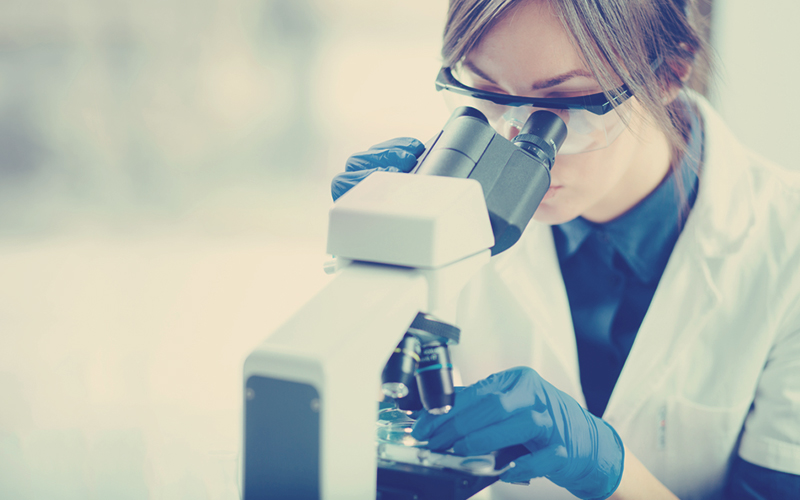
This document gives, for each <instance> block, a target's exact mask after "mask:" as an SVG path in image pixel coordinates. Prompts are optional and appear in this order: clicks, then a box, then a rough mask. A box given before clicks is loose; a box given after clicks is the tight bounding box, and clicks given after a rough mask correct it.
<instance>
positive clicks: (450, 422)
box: [412, 367, 624, 498]
mask: <svg viewBox="0 0 800 500" xmlns="http://www.w3.org/2000/svg"><path fill="white" fill-rule="evenodd" d="M412 436H414V437H415V438H416V439H418V440H420V441H428V447H429V448H431V449H434V450H446V449H449V448H453V451H454V452H455V453H457V454H459V455H465V456H467V455H482V454H486V453H490V452H492V451H496V450H499V449H501V448H505V447H508V446H513V445H518V444H522V445H524V446H525V447H526V448H527V449H528V450H529V451H530V454H529V455H524V456H522V457H520V458H518V459H516V460H514V462H515V464H516V465H515V467H514V468H512V469H510V470H508V471H506V472H505V473H503V475H501V476H500V479H501V480H503V481H506V482H522V481H524V482H527V481H529V480H530V479H531V478H534V477H542V476H546V477H547V478H548V479H550V480H551V481H552V482H554V483H555V484H557V485H559V486H562V487H564V488H566V489H567V490H569V491H570V492H571V493H572V494H573V495H575V496H577V497H579V498H607V497H608V496H610V495H611V494H612V493H614V491H615V490H616V489H617V487H618V486H619V482H620V479H621V477H622V469H623V463H624V448H623V445H622V440H621V439H620V437H619V436H618V435H617V433H616V431H615V430H614V429H613V428H612V427H611V426H610V425H608V424H607V423H606V422H604V421H603V420H601V419H599V418H597V417H595V416H594V415H592V414H591V413H589V412H588V411H587V410H585V409H584V408H582V407H581V406H580V405H579V404H578V402H577V401H575V400H574V399H573V398H572V397H570V396H569V395H567V394H565V393H563V392H561V391H560V390H558V389H556V388H555V387H553V386H552V385H551V384H550V383H548V382H547V381H546V380H544V379H543V378H542V377H541V376H540V375H539V374H538V373H536V371H534V370H533V369H531V368H528V367H518V368H512V369H510V370H506V371H504V372H500V373H496V374H494V375H491V376H489V377H488V378H486V379H484V380H482V381H480V382H478V383H476V384H475V385H472V386H470V387H468V388H466V389H464V390H462V391H460V392H458V393H457V394H456V400H455V404H454V406H453V409H452V410H451V411H450V412H449V413H447V414H446V415H442V416H434V415H430V414H428V413H424V414H423V415H422V416H421V418H420V419H419V420H418V421H417V422H416V424H415V426H414V431H413V433H412Z"/></svg>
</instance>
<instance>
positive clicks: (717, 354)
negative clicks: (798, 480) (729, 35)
mask: <svg viewBox="0 0 800 500" xmlns="http://www.w3.org/2000/svg"><path fill="white" fill-rule="evenodd" d="M694 98H695V99H696V100H697V101H698V106H699V108H700V110H701V113H702V115H703V118H704V122H705V152H704V164H703V166H702V172H701V176H700V190H699V194H698V198H697V201H696V203H695V206H694V208H693V210H692V212H691V214H690V216H689V219H688V221H687V223H686V226H685V228H684V230H683V232H682V234H681V236H680V238H679V240H678V242H677V244H676V246H675V249H674V251H673V253H672V256H671V258H670V260H669V263H668V265H667V267H666V270H665V271H664V274H663V276H662V278H661V281H660V283H659V285H658V289H657V291H656V293H655V296H654V297H653V301H652V303H651V306H650V308H649V310H648V312H647V315H646V317H645V318H644V321H643V323H642V325H641V328H640V330H639V333H638V335H637V337H636V341H635V342H634V344H633V347H632V349H631V351H630V354H629V356H628V359H627V361H626V363H625V366H624V368H623V370H622V373H621V374H620V377H619V380H618V382H617V384H616V386H615V388H614V391H613V393H612V394H611V398H610V400H609V402H608V407H607V408H606V411H605V414H604V416H603V418H604V419H605V420H606V421H607V422H608V423H610V424H611V425H613V426H614V428H615V429H616V430H617V431H618V432H619V434H620V436H621V437H622V439H623V441H624V442H625V444H626V445H627V447H628V448H629V449H630V450H631V451H632V452H633V453H634V454H635V455H636V456H637V457H638V458H639V459H640V460H641V461H642V462H643V463H644V465H645V466H646V467H647V468H648V469H649V470H650V471H651V472H652V473H653V474H654V475H655V476H656V477H657V478H659V479H660V480H661V481H662V482H663V483H664V484H665V485H666V486H667V487H669V488H670V490H671V491H673V492H674V493H675V494H676V495H678V497H679V498H682V499H684V500H688V499H701V498H702V499H709V498H718V497H719V495H720V492H721V488H722V486H723V483H724V481H725V475H726V471H727V468H728V464H729V461H730V459H731V457H732V456H733V455H734V454H735V453H736V451H737V449H738V450H739V454H740V455H741V456H742V457H743V458H744V459H745V460H747V461H749V462H752V463H754V464H757V465H761V466H763V467H768V468H771V469H776V470H780V471H784V472H789V473H793V474H800V180H799V179H798V175H797V173H792V172H790V171H785V170H781V169H780V168H778V167H775V166H774V165H771V164H769V163H768V162H766V161H764V160H762V159H760V158H759V157H757V156H755V155H754V154H753V153H752V152H750V151H748V150H746V149H745V148H743V147H742V146H741V145H740V144H739V143H738V142H737V141H736V139H735V138H734V137H733V135H732V134H731V132H730V131H729V130H728V129H727V127H726V126H725V124H724V123H723V122H722V121H721V119H720V118H719V116H718V115H717V114H716V113H715V112H714V111H713V110H712V109H711V107H710V106H709V105H708V103H707V102H706V101H705V100H703V99H702V98H700V97H697V96H695V97H694ZM459 314H460V317H459V326H461V327H462V329H463V331H462V337H461V338H462V342H461V344H460V345H459V346H458V347H456V348H454V349H453V356H454V362H455V363H456V366H457V368H458V369H459V370H460V372H461V376H462V379H463V382H464V383H465V384H471V383H474V382H476V381H478V380H480V379H482V378H484V377H486V376H488V375H489V374H491V373H495V372H498V371H502V370H505V369H507V368H511V367H513V366H518V365H527V366H532V367H533V368H535V369H536V370H537V371H538V372H539V373H540V374H541V375H542V376H543V377H544V378H545V379H546V380H548V381H550V382H551V383H553V384H554V385H555V386H556V387H558V388H560V389H561V390H562V391H564V392H566V393H568V394H570V395H571V396H573V397H574V398H575V399H576V400H578V401H579V402H581V403H582V404H583V402H584V398H583V394H582V392H581V387H580V376H579V372H578V357H577V351H576V346H575V335H574V330H573V326H572V320H571V316H570V311H569V305H568V301H567V295H566V291H565V289H564V283H563V280H562V278H561V272H560V268H559V264H558V261H557V257H556V252H555V248H554V245H553V238H552V233H551V230H550V227H549V226H545V225H541V224H538V223H535V222H532V223H531V224H530V225H529V227H528V229H527V230H526V231H525V233H524V235H523V237H522V239H521V241H520V242H519V243H518V244H517V245H516V246H515V247H513V248H512V249H510V250H508V251H507V252H506V253H504V254H501V255H499V256H497V257H496V258H494V259H493V261H492V262H491V263H490V264H489V265H488V266H487V267H486V268H485V269H484V271H483V272H482V273H481V274H479V275H478V276H477V277H476V278H475V279H474V281H472V282H471V283H470V285H469V286H468V287H467V289H466V290H465V292H464V294H463V295H462V297H461V300H460V302H459ZM740 439H741V443H739V440H740ZM490 490H491V498H493V499H504V500H509V499H523V498H525V499H548V500H549V499H553V498H574V497H572V496H571V495H569V494H568V493H567V492H566V491H565V490H563V489H560V488H556V487H554V485H552V483H550V482H549V481H547V480H546V479H536V480H534V481H533V482H532V484H531V486H519V485H509V484H505V483H498V484H497V485H495V486H492V487H491V488H490Z"/></svg>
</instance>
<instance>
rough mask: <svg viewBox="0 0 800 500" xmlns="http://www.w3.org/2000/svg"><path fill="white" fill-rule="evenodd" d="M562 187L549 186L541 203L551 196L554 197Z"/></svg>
mask: <svg viewBox="0 0 800 500" xmlns="http://www.w3.org/2000/svg"><path fill="white" fill-rule="evenodd" d="M562 187H563V186H550V189H548V190H547V193H545V195H544V198H542V201H547V200H549V199H550V198H552V197H553V196H555V195H556V193H557V192H558V190H559V189H561V188H562Z"/></svg>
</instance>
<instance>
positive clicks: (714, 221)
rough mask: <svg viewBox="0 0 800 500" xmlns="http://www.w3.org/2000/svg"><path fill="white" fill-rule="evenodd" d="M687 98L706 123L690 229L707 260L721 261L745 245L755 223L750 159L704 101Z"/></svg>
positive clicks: (697, 98)
mask: <svg viewBox="0 0 800 500" xmlns="http://www.w3.org/2000/svg"><path fill="white" fill-rule="evenodd" d="M687 96H688V97H689V98H690V99H691V100H693V101H694V102H695V103H696V104H697V107H698V109H700V114H701V115H702V117H703V119H704V121H705V127H704V130H705V148H704V158H703V160H704V161H703V166H702V170H701V172H700V186H699V192H698V194H697V201H696V202H695V206H694V208H693V209H692V212H691V214H690V215H689V222H688V223H687V229H689V228H690V227H691V228H693V229H692V230H693V231H694V233H695V237H696V238H697V242H698V244H699V247H700V249H701V251H702V253H703V255H704V256H705V257H712V258H713V257H721V256H723V255H725V254H727V253H730V252H734V251H736V250H737V249H738V248H739V247H740V246H741V245H742V243H743V242H744V240H745V237H746V236H747V233H748V231H749V229H750V227H751V226H752V225H753V223H754V219H755V217H754V215H753V214H754V204H755V202H754V195H753V191H752V187H751V185H752V180H751V179H750V178H749V176H748V174H747V162H748V161H749V160H750V155H749V153H748V152H747V150H746V149H745V148H744V147H743V146H742V145H741V144H739V142H738V140H737V139H736V137H734V135H733V133H732V132H731V131H730V129H729V128H728V127H727V125H726V124H725V123H724V122H723V121H722V118H720V116H719V115H718V114H717V112H716V111H715V110H714V109H713V108H712V107H711V105H710V104H709V102H708V101H707V100H706V99H705V98H704V97H702V96H700V95H699V94H696V93H694V92H687Z"/></svg>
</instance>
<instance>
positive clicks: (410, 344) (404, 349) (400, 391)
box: [381, 334, 422, 399]
mask: <svg viewBox="0 0 800 500" xmlns="http://www.w3.org/2000/svg"><path fill="white" fill-rule="evenodd" d="M421 350H422V347H421V345H420V341H419V339H418V338H417V337H415V336H413V335H409V334H405V336H404V337H403V340H401V341H400V343H399V344H397V347H396V348H395V350H394V352H393V353H392V355H391V357H389V361H388V362H387V363H386V366H385V367H384V368H383V373H382V374H381V383H382V384H381V390H382V391H383V393H384V394H385V395H386V396H389V397H391V398H396V399H398V398H405V397H406V396H408V394H409V392H410V389H411V386H412V385H413V383H414V372H415V371H416V369H417V363H418V362H419V355H420V352H421Z"/></svg>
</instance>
